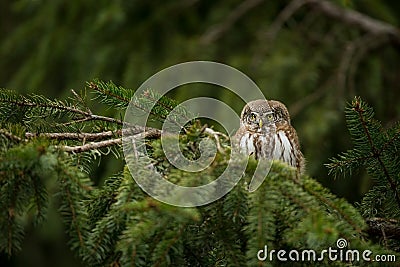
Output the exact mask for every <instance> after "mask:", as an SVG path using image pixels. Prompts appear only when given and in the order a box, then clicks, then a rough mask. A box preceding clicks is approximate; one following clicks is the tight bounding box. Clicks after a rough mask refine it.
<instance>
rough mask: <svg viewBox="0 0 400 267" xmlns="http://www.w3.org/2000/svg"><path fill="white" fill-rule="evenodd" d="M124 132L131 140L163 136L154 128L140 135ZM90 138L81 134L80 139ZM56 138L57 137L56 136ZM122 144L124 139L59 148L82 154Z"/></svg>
mask: <svg viewBox="0 0 400 267" xmlns="http://www.w3.org/2000/svg"><path fill="white" fill-rule="evenodd" d="M123 131H126V134H127V135H128V136H129V138H132V139H137V138H155V137H159V136H160V135H161V130H158V129H154V128H146V131H144V132H139V133H138V132H134V131H131V129H124V130H123ZM53 134H54V133H53ZM70 134H71V136H70V137H78V136H73V133H70ZM86 134H87V133H86ZM98 134H100V136H101V134H104V135H108V134H110V133H109V132H104V133H98ZM58 135H63V133H59V134H58ZM90 136H91V135H90V134H89V135H88V136H85V135H82V134H81V136H79V137H80V138H82V139H83V140H86V139H85V138H86V137H90ZM54 137H56V136H54ZM58 137H61V136H58ZM65 137H66V136H62V138H65ZM121 144H122V138H116V139H109V140H103V141H99V142H91V143H88V144H84V145H79V146H60V147H59V148H60V149H62V150H63V151H66V152H71V153H81V152H86V151H89V150H93V149H99V148H104V147H111V146H115V145H121Z"/></svg>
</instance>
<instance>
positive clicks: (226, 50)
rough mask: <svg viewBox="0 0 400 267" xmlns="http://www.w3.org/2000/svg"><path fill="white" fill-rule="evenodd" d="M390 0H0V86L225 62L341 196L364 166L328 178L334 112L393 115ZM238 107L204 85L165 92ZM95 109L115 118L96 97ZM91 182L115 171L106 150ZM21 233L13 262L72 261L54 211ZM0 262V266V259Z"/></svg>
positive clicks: (51, 84) (26, 88) (337, 134)
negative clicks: (363, 105) (283, 116)
mask: <svg viewBox="0 0 400 267" xmlns="http://www.w3.org/2000/svg"><path fill="white" fill-rule="evenodd" d="M399 19H400V2H398V1H393V0H386V1H383V0H382V1H375V0H363V1H361V0H359V1H356V0H354V1H351V0H340V1H339V0H337V1H316V0H308V1H307V0H293V1H276V0H275V1H262V0H246V1H234V0H232V1H209V0H202V1H197V0H186V1H185V0H180V1H159V0H155V1H127V0H125V1H123V0H115V1H105V0H100V1H93V0H87V1H66V0H52V1H41V0H19V1H10V0H5V1H1V2H0V70H1V71H0V87H2V88H8V89H13V90H16V91H18V92H21V93H33V92H34V93H39V94H43V95H45V96H47V97H51V98H61V99H62V98H66V97H68V96H69V95H70V94H71V92H70V90H69V89H74V90H76V91H80V90H81V89H83V88H84V87H85V82H86V81H90V80H92V79H93V78H100V79H102V80H112V81H113V82H114V83H116V84H119V85H122V86H124V87H126V88H132V89H133V90H134V89H136V88H138V87H139V86H140V84H141V83H143V82H144V81H145V80H146V79H147V78H149V77H150V76H151V75H153V74H154V73H156V72H158V71H160V70H162V69H164V68H166V67H169V66H171V65H174V64H177V63H182V62H185V61H191V60H211V61H217V62H221V63H225V64H228V65H231V66H233V67H235V68H238V69H239V70H241V71H242V72H244V73H246V74H247V75H248V76H250V77H251V78H252V79H253V80H254V81H255V82H256V83H257V85H258V86H259V87H260V88H261V90H262V91H263V93H264V95H265V96H266V98H268V99H276V100H280V101H282V102H284V103H285V104H286V105H287V106H288V109H289V112H290V113H291V116H292V122H293V125H294V126H295V128H296V129H297V132H298V135H299V138H300V141H301V145H302V150H303V153H304V154H305V157H306V159H307V173H308V174H309V175H310V176H312V177H315V178H317V179H318V181H320V182H321V183H322V184H323V185H325V186H327V187H328V188H330V189H331V190H332V191H333V192H334V193H335V194H336V195H338V196H340V197H344V198H346V199H347V200H349V201H350V202H356V201H358V200H360V198H361V197H362V195H363V194H364V193H365V192H366V191H367V190H368V189H369V188H370V186H371V183H372V182H371V179H370V177H368V176H367V175H366V174H365V173H363V172H360V173H354V174H353V176H352V177H348V178H347V179H343V178H341V179H336V180H335V179H333V177H331V176H329V175H328V170H327V168H326V167H325V166H324V164H326V163H328V162H329V158H332V157H334V156H335V155H337V154H338V153H340V152H342V151H345V150H346V149H348V148H350V147H351V143H350V138H349V134H348V131H347V128H346V124H345V120H344V119H345V118H344V108H345V106H346V103H347V102H349V101H351V100H352V99H353V98H354V96H361V98H363V99H364V100H366V101H367V102H368V103H369V104H370V105H371V106H373V107H374V109H375V112H376V118H377V119H379V120H380V121H382V122H383V124H384V125H386V126H390V125H392V124H393V123H394V122H396V121H399V120H400V106H399V105H398V101H399V98H400V94H399V86H400V53H399V48H400V46H399V45H400V34H399V33H398V32H397V27H398V25H399ZM200 95H202V96H211V97H215V98H217V99H219V100H222V101H225V102H226V103H227V104H229V105H230V106H231V107H233V108H234V109H235V110H236V111H237V112H238V113H239V112H240V110H241V109H242V107H243V105H244V103H243V102H241V101H238V98H236V97H235V96H233V95H232V94H231V93H229V92H228V91H227V90H224V89H222V88H216V87H212V86H207V85H202V86H193V88H191V89H190V90H189V89H188V88H177V89H176V90H174V91H173V93H172V94H170V95H169V96H170V97H172V98H174V99H176V100H178V101H183V100H185V99H188V98H191V97H196V96H200ZM96 108H97V111H99V112H101V113H103V114H106V115H109V116H114V115H116V114H113V112H114V111H112V110H109V109H106V107H105V106H102V105H101V104H99V106H98V107H96ZM98 164H99V165H98V168H97V171H96V172H95V173H94V174H93V179H94V180H95V181H96V182H97V183H100V184H101V183H102V181H103V179H104V177H106V176H109V175H110V174H112V173H115V172H117V171H118V170H120V169H121V168H122V166H123V165H122V164H123V163H122V162H120V161H117V160H114V159H113V158H112V156H110V157H105V158H102V160H101V162H98ZM49 215H50V217H49V220H48V222H47V223H46V224H45V226H43V227H42V228H41V230H40V231H35V232H33V231H32V233H31V234H30V235H28V237H27V238H26V241H25V244H24V249H23V251H22V252H21V253H20V254H19V255H18V256H17V257H15V258H14V259H13V260H12V263H13V264H15V265H16V266H35V264H45V265H49V266H52V265H54V264H57V265H58V266H71V264H74V263H73V262H71V261H73V257H72V254H70V252H69V251H68V249H67V248H66V245H65V243H66V241H65V237H64V236H63V229H62V226H61V223H60V220H59V218H58V215H57V213H56V212H54V215H53V216H52V213H51V212H50V213H49ZM0 262H1V261H0Z"/></svg>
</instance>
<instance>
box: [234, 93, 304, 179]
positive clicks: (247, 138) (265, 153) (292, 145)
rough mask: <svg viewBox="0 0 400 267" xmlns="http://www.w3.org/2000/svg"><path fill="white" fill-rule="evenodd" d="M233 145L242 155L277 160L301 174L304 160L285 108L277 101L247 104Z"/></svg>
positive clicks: (259, 101)
mask: <svg viewBox="0 0 400 267" xmlns="http://www.w3.org/2000/svg"><path fill="white" fill-rule="evenodd" d="M234 142H235V144H236V145H237V146H238V147H239V150H240V152H241V153H243V154H246V155H254V156H255V158H256V159H259V158H264V159H270V160H273V159H277V160H281V161H283V162H286V163H287V164H289V165H290V166H293V167H295V168H297V170H298V172H299V173H302V172H303V169H304V157H303V154H302V153H301V151H300V145H299V140H298V137H297V133H296V130H295V129H294V128H293V127H292V125H291V124H290V116H289V112H288V110H287V108H286V107H285V105H284V104H282V103H281V102H279V101H275V100H255V101H252V102H249V103H248V104H247V105H246V106H245V107H244V108H243V110H242V113H241V116H240V128H239V129H238V131H237V132H236V134H235V136H234Z"/></svg>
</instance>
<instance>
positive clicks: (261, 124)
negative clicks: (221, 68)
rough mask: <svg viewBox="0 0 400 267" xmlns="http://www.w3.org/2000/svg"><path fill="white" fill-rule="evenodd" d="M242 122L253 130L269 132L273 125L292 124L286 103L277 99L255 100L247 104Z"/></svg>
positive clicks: (241, 118) (248, 128) (249, 129)
mask: <svg viewBox="0 0 400 267" xmlns="http://www.w3.org/2000/svg"><path fill="white" fill-rule="evenodd" d="M240 123H241V125H242V126H244V127H246V128H247V130H248V131H252V132H267V131H269V130H271V129H273V126H279V125H284V124H289V125H290V116H289V112H288V110H287V108H286V107H285V105H284V104H282V103H281V102H279V101H275V100H264V99H259V100H254V101H251V102H249V103H247V104H246V106H245V107H244V108H243V110H242V114H241V116H240Z"/></svg>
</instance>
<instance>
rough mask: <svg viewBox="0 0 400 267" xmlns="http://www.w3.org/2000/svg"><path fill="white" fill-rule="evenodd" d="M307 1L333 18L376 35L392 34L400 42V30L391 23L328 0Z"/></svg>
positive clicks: (394, 39)
mask: <svg viewBox="0 0 400 267" xmlns="http://www.w3.org/2000/svg"><path fill="white" fill-rule="evenodd" d="M307 2H308V3H309V4H311V5H312V7H315V8H316V9H317V10H318V11H320V12H321V13H323V14H325V15H327V16H329V17H331V18H334V19H337V20H339V21H341V22H343V23H345V24H348V25H351V26H356V27H359V28H361V29H363V30H364V31H366V32H369V33H371V34H374V35H381V36H383V35H387V36H390V37H391V38H392V40H393V41H395V42H397V43H400V32H399V30H398V29H397V28H396V27H394V26H393V25H391V24H389V23H386V22H383V21H380V20H376V19H373V18H371V17H369V16H367V15H364V14H361V13H359V12H357V11H355V10H351V9H344V8H341V7H338V6H336V5H335V4H333V3H331V2H329V1H326V0H308V1H307Z"/></svg>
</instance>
